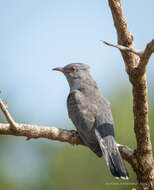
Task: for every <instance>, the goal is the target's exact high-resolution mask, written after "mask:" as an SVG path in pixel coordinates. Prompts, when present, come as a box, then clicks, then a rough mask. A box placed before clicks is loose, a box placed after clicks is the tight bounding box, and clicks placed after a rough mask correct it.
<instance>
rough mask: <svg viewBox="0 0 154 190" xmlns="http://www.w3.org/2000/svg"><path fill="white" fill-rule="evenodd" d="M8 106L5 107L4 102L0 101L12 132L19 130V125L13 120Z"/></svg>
mask: <svg viewBox="0 0 154 190" xmlns="http://www.w3.org/2000/svg"><path fill="white" fill-rule="evenodd" d="M7 104H8V103H7ZM7 104H6V105H5V104H4V103H3V101H2V100H1V99H0V108H1V110H2V111H3V113H4V115H5V117H6V119H7V121H8V122H9V123H10V125H11V128H12V130H17V128H18V125H17V123H16V122H15V121H14V120H13V118H12V117H11V115H10V113H9V112H8V110H7V108H8V106H7Z"/></svg>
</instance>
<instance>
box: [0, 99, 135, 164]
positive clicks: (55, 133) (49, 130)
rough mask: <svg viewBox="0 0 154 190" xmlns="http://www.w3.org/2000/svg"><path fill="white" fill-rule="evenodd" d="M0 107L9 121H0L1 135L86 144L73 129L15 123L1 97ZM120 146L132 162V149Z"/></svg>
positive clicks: (126, 157) (121, 150)
mask: <svg viewBox="0 0 154 190" xmlns="http://www.w3.org/2000/svg"><path fill="white" fill-rule="evenodd" d="M0 108H1V110H2V111H3V113H4V115H5V117H6V119H7V120H8V122H9V124H4V123H0V134H1V135H14V136H25V137H27V140H29V139H31V138H47V139H50V140H57V141H61V142H68V143H70V144H72V145H84V146H86V145H85V144H84V143H83V141H82V140H81V138H80V136H79V134H78V132H77V131H75V130H66V129H60V128H56V127H49V126H39V125H35V124H33V125H30V124H23V123H16V122H15V121H14V120H13V118H12V117H11V115H10V113H9V112H8V110H7V107H6V106H5V104H4V103H3V101H2V100H1V99H0ZM12 125H15V127H16V126H17V127H16V128H15V130H14V126H12ZM120 147H123V148H120V152H121V154H122V156H124V158H125V159H126V160H127V161H128V162H132V160H133V157H134V155H133V151H132V150H131V149H129V148H128V147H125V146H123V145H121V146H120Z"/></svg>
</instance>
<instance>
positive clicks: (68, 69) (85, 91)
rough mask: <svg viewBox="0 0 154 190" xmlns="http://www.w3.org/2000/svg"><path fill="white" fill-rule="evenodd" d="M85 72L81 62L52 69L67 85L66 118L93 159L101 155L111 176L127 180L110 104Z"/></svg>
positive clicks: (86, 68)
mask: <svg viewBox="0 0 154 190" xmlns="http://www.w3.org/2000/svg"><path fill="white" fill-rule="evenodd" d="M88 69H89V66H88V65H85V64H81V63H72V64H69V65H66V66H65V67H64V68H55V69H54V70H58V71H61V72H63V73H64V75H65V76H66V78H67V80H68V83H69V86H70V93H69V96H68V98H67V108H68V114H69V117H70V119H71V120H72V122H73V123H74V125H75V127H76V129H77V131H78V132H79V135H80V137H81V138H82V140H83V141H84V143H85V144H86V145H87V146H88V147H89V148H90V149H91V150H92V151H93V152H94V153H95V154H96V155H97V156H99V157H101V156H102V155H104V157H105V160H106V162H107V165H108V167H109V169H110V171H111V173H112V175H113V176H115V177H118V178H128V172H127V169H126V167H125V165H124V162H123V160H122V158H121V155H120V153H119V150H118V148H117V144H116V141H115V136H114V128H113V119H112V113H111V109H110V104H109V102H108V101H107V100H106V99H105V98H104V97H103V96H102V95H101V93H100V91H99V89H98V87H97V84H96V82H95V81H94V80H93V78H92V77H91V75H90V73H89V70H88Z"/></svg>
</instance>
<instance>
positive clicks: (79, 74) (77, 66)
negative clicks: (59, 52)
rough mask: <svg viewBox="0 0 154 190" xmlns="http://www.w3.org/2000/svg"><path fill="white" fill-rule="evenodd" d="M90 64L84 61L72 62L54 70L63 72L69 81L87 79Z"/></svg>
mask: <svg viewBox="0 0 154 190" xmlns="http://www.w3.org/2000/svg"><path fill="white" fill-rule="evenodd" d="M88 69H89V66H88V65H86V64H83V63H71V64H69V65H66V66H65V67H57V68H54V69H53V70H54V71H60V72H62V73H63V74H64V75H65V76H66V78H67V80H68V82H70V81H72V80H75V79H83V80H84V79H85V77H86V75H88V74H89V73H88Z"/></svg>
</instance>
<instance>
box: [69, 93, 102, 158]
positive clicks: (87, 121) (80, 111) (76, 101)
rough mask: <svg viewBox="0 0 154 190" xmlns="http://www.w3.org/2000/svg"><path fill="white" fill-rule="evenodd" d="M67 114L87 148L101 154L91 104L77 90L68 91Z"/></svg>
mask: <svg viewBox="0 0 154 190" xmlns="http://www.w3.org/2000/svg"><path fill="white" fill-rule="evenodd" d="M67 109H68V114H69V117H70V119H71V120H72V122H73V123H74V125H75V127H76V128H77V131H78V132H79V135H80V137H81V138H82V140H83V141H84V143H85V144H87V145H88V146H89V148H90V149H91V150H92V151H93V152H95V153H96V154H97V155H98V156H102V152H101V149H100V147H99V143H98V141H97V139H96V136H95V132H94V130H93V126H94V123H95V116H94V114H93V111H94V110H93V111H92V109H91V104H90V103H89V101H87V99H86V98H85V96H84V95H83V94H82V92H80V91H79V90H74V91H72V92H70V94H69V96H68V98H67Z"/></svg>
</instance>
